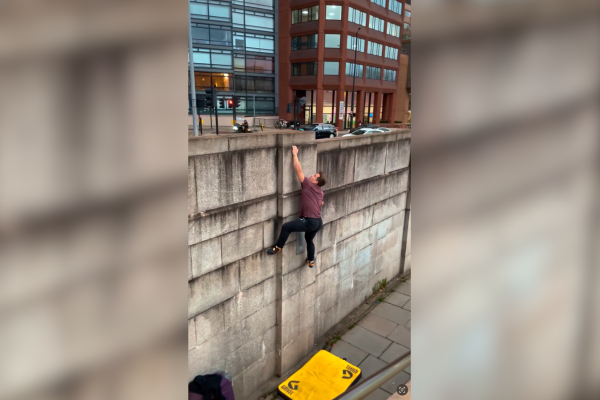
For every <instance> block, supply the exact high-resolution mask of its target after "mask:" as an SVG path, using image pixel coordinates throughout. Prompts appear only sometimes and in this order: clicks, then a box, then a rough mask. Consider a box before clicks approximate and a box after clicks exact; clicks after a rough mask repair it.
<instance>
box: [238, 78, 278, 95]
mask: <svg viewBox="0 0 600 400" xmlns="http://www.w3.org/2000/svg"><path fill="white" fill-rule="evenodd" d="M238 90H239V91H248V92H256V93H273V92H275V80H274V79H273V78H262V77H257V76H238V75H236V76H235V91H236V92H237V91H238Z"/></svg>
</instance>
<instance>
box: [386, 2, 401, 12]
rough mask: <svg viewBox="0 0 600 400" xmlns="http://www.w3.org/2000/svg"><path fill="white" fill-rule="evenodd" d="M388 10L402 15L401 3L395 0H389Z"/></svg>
mask: <svg viewBox="0 0 600 400" xmlns="http://www.w3.org/2000/svg"><path fill="white" fill-rule="evenodd" d="M389 9H390V11H392V12H395V13H396V14H400V15H402V3H401V2H399V1H396V0H390V6H389Z"/></svg>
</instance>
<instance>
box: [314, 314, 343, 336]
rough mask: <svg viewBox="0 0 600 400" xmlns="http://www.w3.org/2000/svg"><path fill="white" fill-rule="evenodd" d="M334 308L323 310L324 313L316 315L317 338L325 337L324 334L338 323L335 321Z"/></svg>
mask: <svg viewBox="0 0 600 400" xmlns="http://www.w3.org/2000/svg"><path fill="white" fill-rule="evenodd" d="M335 318H336V308H335V306H333V307H331V308H329V309H327V310H324V311H320V312H319V313H318V314H317V318H316V327H315V329H316V335H317V337H319V338H322V337H324V336H325V334H326V333H327V332H328V331H329V330H330V329H331V328H332V327H333V326H334V325H335V324H336V323H337V322H338V321H336V319H335Z"/></svg>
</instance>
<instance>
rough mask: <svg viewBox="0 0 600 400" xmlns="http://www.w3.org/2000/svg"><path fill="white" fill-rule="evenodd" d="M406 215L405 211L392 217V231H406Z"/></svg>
mask: <svg viewBox="0 0 600 400" xmlns="http://www.w3.org/2000/svg"><path fill="white" fill-rule="evenodd" d="M404 215H405V211H400V212H399V213H398V214H394V215H393V216H392V229H393V230H403V229H404Z"/></svg>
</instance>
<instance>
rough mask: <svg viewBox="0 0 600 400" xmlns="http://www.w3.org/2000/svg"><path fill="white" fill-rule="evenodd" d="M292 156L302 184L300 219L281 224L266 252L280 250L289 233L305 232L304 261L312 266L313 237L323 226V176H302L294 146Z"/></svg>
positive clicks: (321, 174)
mask: <svg viewBox="0 0 600 400" xmlns="http://www.w3.org/2000/svg"><path fill="white" fill-rule="evenodd" d="M292 156H293V162H294V170H295V171H296V175H297V176H298V179H299V180H300V185H301V186H302V194H301V200H300V201H301V205H300V219H297V220H295V221H290V222H287V223H285V224H283V226H282V227H281V233H280V234H279V239H278V240H277V244H276V245H275V246H274V247H272V248H270V249H268V250H267V253H268V254H270V255H273V254H277V253H279V252H281V249H283V246H285V242H286V241H287V239H288V237H289V236H290V233H292V232H305V238H306V251H307V253H308V254H307V258H306V263H307V264H308V266H309V267H310V268H312V267H314V266H315V244H314V243H313V239H314V238H315V236H316V235H317V232H318V231H319V230H320V229H321V227H322V226H323V221H322V220H321V207H323V204H324V203H323V190H322V189H321V187H323V186H324V185H325V177H324V176H323V172H318V173H316V174H314V175H311V176H308V177H306V176H304V174H303V173H302V166H301V165H300V161H299V160H298V148H297V147H296V146H293V147H292Z"/></svg>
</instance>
